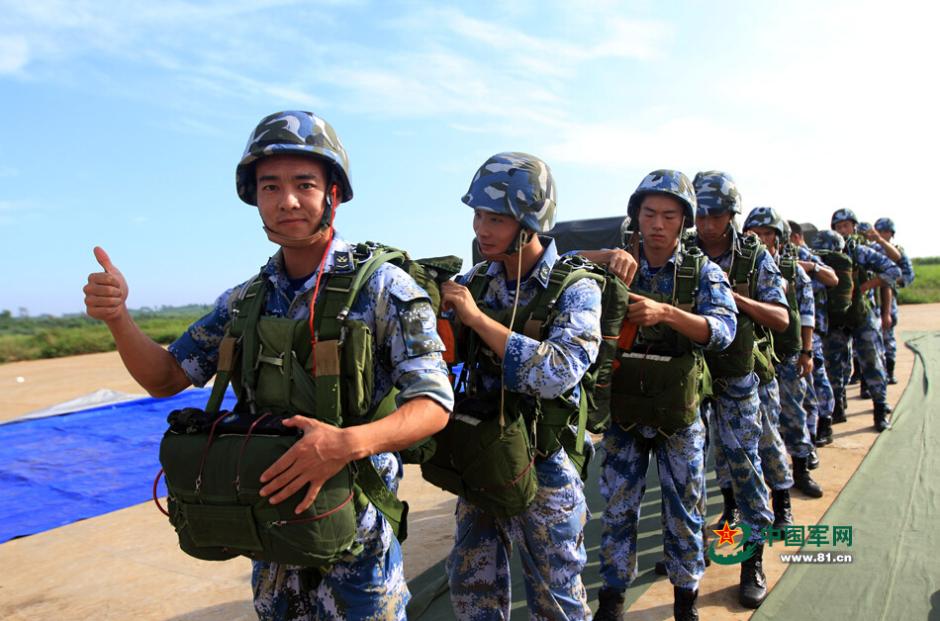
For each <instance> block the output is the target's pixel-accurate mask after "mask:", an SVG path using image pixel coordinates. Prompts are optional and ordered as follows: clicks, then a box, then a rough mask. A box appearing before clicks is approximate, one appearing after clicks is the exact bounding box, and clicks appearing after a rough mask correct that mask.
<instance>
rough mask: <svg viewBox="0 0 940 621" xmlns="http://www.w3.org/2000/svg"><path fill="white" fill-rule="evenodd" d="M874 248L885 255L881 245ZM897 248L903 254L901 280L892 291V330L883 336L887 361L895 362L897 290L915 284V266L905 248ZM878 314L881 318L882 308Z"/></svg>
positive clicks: (875, 245)
mask: <svg viewBox="0 0 940 621" xmlns="http://www.w3.org/2000/svg"><path fill="white" fill-rule="evenodd" d="M872 247H873V248H874V249H875V250H877V251H878V252H880V253H881V254H885V251H884V248H882V247H881V245H880V244H872ZM895 248H897V249H898V252H900V253H901V260H900V261H898V262H897V266H898V267H899V268H900V269H901V279H900V280H898V281H897V282H895V284H894V285H893V286H892V287H891V289H892V290H893V291H894V295H893V296H892V297H891V328H889V329H888V330H883V331H882V336H883V339H884V357H885V360H886V361H887V360H892V361H893V360H896V359H897V352H898V343H897V339H896V338H895V336H894V328H895V326H897V325H898V291H897V290H898V288H899V287H907V286H908V285H910V284H911V283H912V282H914V264H913V263H911V259H910V257H908V256H907V253H906V252H904V249H903V248H901V247H900V246H895ZM886 256H887V255H886ZM876 312H877V313H878V314H879V316H880V313H881V307H877V308H876Z"/></svg>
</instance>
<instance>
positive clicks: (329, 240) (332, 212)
mask: <svg viewBox="0 0 940 621" xmlns="http://www.w3.org/2000/svg"><path fill="white" fill-rule="evenodd" d="M330 190H331V194H333V206H332V208H331V209H330V233H329V237H327V239H326V248H324V250H323V256H322V257H320V266H319V267H318V268H317V281H316V283H315V284H314V285H313V296H312V297H311V298H310V318H309V325H310V348H311V350H312V352H311V353H312V359H313V364H312V365H311V369H310V374H311V375H313V377H314V378H315V377H316V376H317V333H316V332H315V331H314V328H313V315H314V305H315V304H316V302H317V293H319V292H320V278H321V277H322V276H323V264H324V263H326V255H327V254H329V251H330V246H331V245H332V244H333V220H334V219H335V218H336V208H337V207H338V206H339V200H338V195H337V194H338V190H339V188H338V186H337V185H336V184H333V187H332V188H331V189H330Z"/></svg>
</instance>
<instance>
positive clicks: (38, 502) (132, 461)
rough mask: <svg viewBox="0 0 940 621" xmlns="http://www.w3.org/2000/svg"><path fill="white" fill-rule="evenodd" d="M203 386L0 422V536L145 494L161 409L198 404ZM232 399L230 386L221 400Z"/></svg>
mask: <svg viewBox="0 0 940 621" xmlns="http://www.w3.org/2000/svg"><path fill="white" fill-rule="evenodd" d="M209 392H210V391H209V389H207V388H203V389H192V390H186V391H184V392H182V393H180V394H178V395H176V396H174V397H170V398H167V399H151V398H147V399H138V400H135V401H126V402H124V403H117V404H114V405H108V406H102V407H98V408H94V409H90V410H84V411H81V412H74V413H71V414H63V415H60V416H50V417H47V418H38V419H30V420H22V421H12V422H9V423H6V424H3V425H0V543H2V542H4V541H7V540H9V539H13V538H15V537H24V536H26V535H32V534H34V533H39V532H42V531H45V530H49V529H52V528H56V527H58V526H63V525H65V524H70V523H72V522H75V521H78V520H83V519H85V518H90V517H94V516H96V515H101V514H103V513H108V512H110V511H115V510H117V509H123V508H124V507H129V506H131V505H135V504H138V503H141V502H144V501H146V500H148V499H149V498H151V496H152V488H153V480H154V478H155V477H156V475H157V472H158V471H159V469H160V461H159V458H158V455H159V447H160V439H161V438H162V437H163V432H164V431H166V428H167V423H166V417H167V414H169V413H170V412H171V411H173V410H176V409H179V408H184V407H197V408H201V407H205V405H206V402H207V401H208V399H209ZM234 402H235V397H234V395H233V394H232V393H231V389H230V390H229V393H228V395H227V396H226V400H225V401H224V403H223V407H225V408H231V407H232V406H233V405H234ZM160 495H166V489H165V488H164V487H163V485H162V481H161V491H160ZM154 510H156V509H154Z"/></svg>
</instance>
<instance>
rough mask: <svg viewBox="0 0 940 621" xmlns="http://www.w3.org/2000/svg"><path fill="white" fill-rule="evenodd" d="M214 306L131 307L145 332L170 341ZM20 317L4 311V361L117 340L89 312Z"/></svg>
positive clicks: (94, 348) (0, 332)
mask: <svg viewBox="0 0 940 621" xmlns="http://www.w3.org/2000/svg"><path fill="white" fill-rule="evenodd" d="M210 308H211V307H209V306H200V305H190V306H183V307H163V308H160V309H158V310H154V309H141V310H137V311H131V314H132V315H133V316H134V319H135V320H136V321H137V323H138V325H140V327H141V329H142V330H143V331H144V333H145V334H147V335H148V336H150V338H152V339H154V340H155V341H157V342H158V343H162V344H168V343H170V342H172V341H173V340H174V339H176V337H178V336H179V335H180V334H182V333H183V331H184V330H186V328H187V327H188V326H189V324H191V323H192V322H193V321H195V320H196V319H198V318H199V317H201V316H202V315H204V314H206V313H207V312H209V310H210ZM20 314H21V316H20V317H14V316H13V315H12V313H11V312H10V311H8V310H5V311H2V312H0V363H3V362H14V361H17V360H35V359H38V358H58V357H60V356H74V355H77V354H90V353H94V352H101V351H112V350H113V349H114V340H113V339H112V338H111V333H110V332H108V329H107V328H106V327H105V325H104V324H103V323H101V322H100V321H96V320H94V319H91V318H89V317H87V316H85V315H67V316H64V317H52V316H48V315H44V316H42V317H28V316H26V314H25V312H24V309H21V311H20Z"/></svg>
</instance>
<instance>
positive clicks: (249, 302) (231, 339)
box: [206, 273, 267, 414]
mask: <svg viewBox="0 0 940 621" xmlns="http://www.w3.org/2000/svg"><path fill="white" fill-rule="evenodd" d="M266 294H267V279H265V278H264V275H263V274H261V273H259V274H258V275H257V276H255V277H254V279H252V280H251V281H250V282H249V283H248V284H246V285H245V286H244V287H243V288H242V290H241V292H240V293H239V295H238V299H236V300H235V302H234V304H233V305H232V320H231V322H230V323H229V326H228V330H227V331H226V333H225V336H224V337H222V342H221V343H220V344H219V362H218V365H217V369H216V376H215V382H213V384H212V393H211V394H210V395H209V403H208V404H207V405H206V412H208V413H209V414H217V413H218V412H219V408H221V407H222V399H223V398H224V397H225V390H226V389H227V388H228V385H229V382H230V381H231V378H232V370H233V369H234V367H235V358H236V354H237V352H236V347H240V348H241V351H242V357H241V358H242V360H241V361H242V376H243V377H244V378H245V389H246V391H247V392H248V396H249V399H248V402H249V407H250V408H254V394H253V393H254V389H255V387H256V386H257V376H256V374H255V358H256V357H257V355H258V332H257V330H256V329H255V328H256V326H257V325H258V320H259V318H260V317H261V313H262V311H263V310H264V301H265V296H266Z"/></svg>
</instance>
